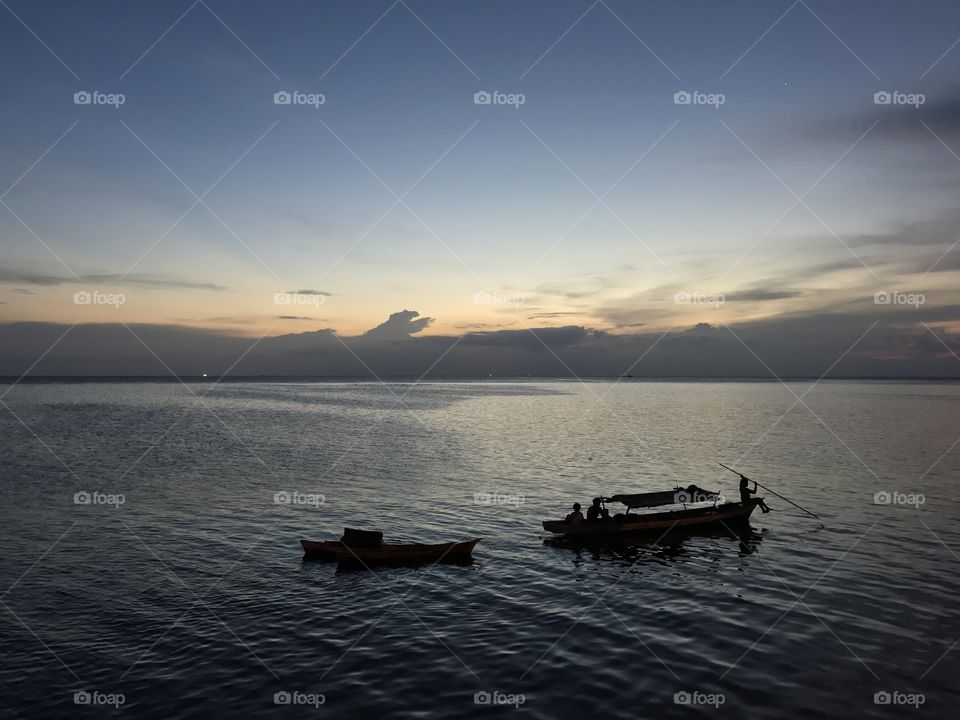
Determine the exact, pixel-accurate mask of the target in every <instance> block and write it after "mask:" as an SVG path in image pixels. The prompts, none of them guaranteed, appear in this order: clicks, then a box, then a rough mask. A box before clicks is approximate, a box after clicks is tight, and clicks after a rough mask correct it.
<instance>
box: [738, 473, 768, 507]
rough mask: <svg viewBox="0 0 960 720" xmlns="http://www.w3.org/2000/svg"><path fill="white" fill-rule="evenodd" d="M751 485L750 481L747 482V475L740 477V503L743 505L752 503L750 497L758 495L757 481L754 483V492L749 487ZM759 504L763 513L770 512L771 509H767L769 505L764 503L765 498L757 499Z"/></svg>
mask: <svg viewBox="0 0 960 720" xmlns="http://www.w3.org/2000/svg"><path fill="white" fill-rule="evenodd" d="M749 484H750V481H749V480H747V477H746V475H741V476H740V502H742V503H744V504H746V503H748V502H750V496H751V495H756V494H757V483H756V481H754V483H753V490H751V489H750V488H749V487H748V486H749ZM757 504H758V505H759V506H760V509H761V510H763V512H765V513H768V512H770V508H768V507H767V504H766V503H765V502H764V501H763V498H757Z"/></svg>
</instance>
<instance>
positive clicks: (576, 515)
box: [566, 503, 583, 525]
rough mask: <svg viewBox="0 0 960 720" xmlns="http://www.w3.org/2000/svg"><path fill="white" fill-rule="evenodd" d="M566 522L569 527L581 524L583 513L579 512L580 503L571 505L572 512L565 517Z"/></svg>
mask: <svg viewBox="0 0 960 720" xmlns="http://www.w3.org/2000/svg"><path fill="white" fill-rule="evenodd" d="M566 521H567V522H568V523H570V524H571V525H579V524H580V523H582V522H583V513H582V512H580V503H574V504H573V512H572V513H569V514H568V515H567V518H566Z"/></svg>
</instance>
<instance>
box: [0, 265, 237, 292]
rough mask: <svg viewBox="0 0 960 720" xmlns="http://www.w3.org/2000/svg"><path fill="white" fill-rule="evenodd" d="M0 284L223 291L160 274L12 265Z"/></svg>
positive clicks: (1, 272) (2, 274) (219, 287)
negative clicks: (52, 271)
mask: <svg viewBox="0 0 960 720" xmlns="http://www.w3.org/2000/svg"><path fill="white" fill-rule="evenodd" d="M0 283H5V284H7V283H12V284H24V285H39V286H46V287H49V286H56V285H82V284H92V285H93V284H95V285H109V286H118V287H144V288H158V289H179V290H226V289H227V288H226V287H225V286H223V285H216V284H214V283H201V282H191V281H187V280H178V279H176V278H169V277H164V276H162V275H149V274H143V273H130V274H128V275H123V274H120V273H91V274H86V275H78V276H76V277H73V276H70V275H45V274H42V273H34V272H30V271H25V270H16V269H13V268H0Z"/></svg>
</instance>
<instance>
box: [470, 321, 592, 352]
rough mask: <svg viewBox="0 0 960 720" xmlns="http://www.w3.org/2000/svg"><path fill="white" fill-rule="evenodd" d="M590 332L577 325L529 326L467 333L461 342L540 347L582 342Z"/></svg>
mask: <svg viewBox="0 0 960 720" xmlns="http://www.w3.org/2000/svg"><path fill="white" fill-rule="evenodd" d="M591 332H592V331H590V330H587V329H586V328H584V327H580V326H579V325H570V326H567V327H559V328H529V329H527V330H495V331H491V332H476V333H467V334H466V335H464V336H463V343H464V344H465V345H487V346H510V347H530V346H533V347H541V348H542V347H543V346H544V345H547V346H559V345H574V344H576V343H579V342H582V341H583V340H584V339H585V338H586V337H588V336H589V335H590V333H591ZM597 332H598V331H597Z"/></svg>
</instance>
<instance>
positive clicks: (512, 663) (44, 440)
mask: <svg viewBox="0 0 960 720" xmlns="http://www.w3.org/2000/svg"><path fill="white" fill-rule="evenodd" d="M808 387H809V383H797V384H796V386H795V387H794V388H793V389H794V390H795V391H796V392H798V393H801V392H804V391H806V390H807V388H808ZM193 389H194V390H196V391H197V392H201V393H202V392H207V391H209V393H210V394H209V396H208V397H207V398H206V399H205V400H202V401H201V400H199V399H197V398H195V397H193V396H192V395H191V394H190V392H188V391H187V390H186V389H184V388H183V387H181V386H179V385H177V384H173V383H167V384H151V383H135V384H124V383H104V384H83V383H75V384H56V383H49V384H43V385H21V386H18V387H16V388H15V389H14V390H13V391H12V392H11V393H10V394H9V395H8V396H7V397H6V398H5V402H6V403H8V404H9V405H10V408H11V409H12V410H13V411H14V412H15V413H16V416H17V417H16V418H15V417H14V416H13V415H12V414H11V413H9V412H0V434H2V437H3V438H4V442H3V443H2V444H0V491H2V493H3V498H4V502H3V503H0V523H2V527H3V532H2V533H0V593H5V594H3V595H2V598H0V599H2V603H3V605H0V617H2V623H3V625H2V628H3V629H2V632H0V659H2V662H0V692H2V694H3V700H2V703H3V705H2V706H3V707H4V708H5V710H6V709H8V708H11V707H13V708H20V709H19V710H15V711H14V712H13V714H12V716H13V717H18V716H22V717H44V718H76V717H98V716H102V715H103V711H102V708H93V707H85V706H77V705H74V703H73V693H74V692H75V691H77V690H78V689H83V688H86V689H89V690H98V691H101V692H104V693H111V692H113V693H116V692H119V693H123V695H124V696H125V698H126V703H125V704H124V706H123V711H125V712H127V713H128V714H129V715H130V716H131V717H143V718H147V719H149V720H152V719H154V718H156V719H160V718H163V719H167V718H209V717H211V716H212V717H244V718H247V717H251V718H256V717H271V718H272V717H303V716H304V714H306V713H307V710H308V709H307V708H304V707H295V706H293V705H275V704H274V696H275V694H276V693H282V692H287V693H293V692H299V693H302V694H304V695H305V696H308V695H310V694H314V695H316V694H317V693H321V694H323V696H324V699H325V702H324V704H323V705H322V707H320V709H319V710H318V711H317V710H314V709H313V708H309V713H312V715H311V716H313V715H316V713H317V712H319V713H322V714H323V716H324V717H332V718H355V717H372V716H376V715H383V716H385V717H424V718H486V717H489V716H490V715H491V713H493V712H497V711H493V710H491V709H490V707H487V706H484V705H482V704H481V705H478V704H476V703H475V697H476V696H477V693H483V692H486V693H493V692H495V691H496V692H500V693H505V694H508V695H510V694H513V695H514V696H516V695H517V694H523V695H524V697H525V703H524V704H523V706H522V708H521V710H522V712H523V713H524V715H525V716H527V717H533V718H551V719H552V718H567V717H570V718H575V717H585V716H588V715H589V716H592V715H594V714H597V712H598V710H599V711H602V713H603V715H604V716H607V717H611V718H634V717H637V716H642V717H667V718H670V717H690V716H692V715H702V716H715V715H718V714H719V715H722V716H731V717H732V716H737V717H750V718H782V717H785V716H804V715H809V716H811V717H824V716H851V715H852V716H857V717H896V716H898V713H899V716H902V715H903V713H904V712H905V708H902V707H892V706H887V705H878V704H875V703H874V693H877V692H881V691H884V692H889V693H891V694H892V693H895V692H901V693H923V694H924V696H925V700H926V701H925V704H924V705H923V706H922V707H921V708H920V710H919V711H918V712H917V713H916V714H917V716H918V717H920V716H923V717H943V718H946V717H954V716H955V710H956V699H955V687H954V685H955V680H956V676H957V673H958V670H960V646H958V647H952V645H953V644H954V643H955V641H956V639H957V638H960V619H958V616H957V613H956V597H957V596H958V594H960V561H958V560H957V557H956V554H957V553H960V529H958V528H960V524H958V522H957V520H958V507H960V505H958V503H957V500H956V491H957V487H956V478H957V477H958V474H960V453H958V452H957V451H956V450H954V451H950V450H951V444H952V443H954V441H955V440H956V435H957V432H958V428H960V387H958V386H957V385H950V384H934V383H872V382H823V383H820V384H819V385H817V386H816V388H814V389H813V390H812V391H811V392H810V394H809V395H807V396H805V400H804V403H805V404H806V405H809V408H810V411H808V410H806V409H805V408H804V407H793V409H792V410H791V407H792V406H793V405H794V400H795V398H794V397H793V396H792V395H791V394H790V393H789V392H788V391H787V390H786V389H785V388H783V387H782V386H781V385H779V384H777V383H733V382H730V383H667V382H663V383H641V382H622V383H619V384H618V385H616V386H615V387H614V386H613V385H612V383H599V382H598V383H587V384H583V385H580V384H575V383H536V382H517V383H482V384H469V383H456V384H423V385H418V386H417V387H415V388H410V387H409V386H407V385H404V384H402V383H397V384H392V385H391V386H390V387H383V386H380V385H377V384H375V383H373V384H371V383H337V384H324V383H301V384H283V383H262V384H250V383H230V384H223V385H218V386H215V387H214V386H208V385H203V384H197V385H195V386H193ZM3 390H4V388H0V392H2V391H3ZM407 390H410V392H409V394H408V395H407V396H406V398H405V399H404V402H403V404H398V403H397V395H398V393H399V394H402V393H404V392H407ZM608 391H610V392H608ZM601 397H602V400H601ZM788 411H789V412H788ZM811 412H812V413H815V414H816V417H814V416H813V415H812V414H811ZM785 413H786V414H785ZM21 421H22V422H21ZM38 438H39V439H38ZM719 461H723V462H726V463H728V464H730V465H731V466H733V467H736V468H738V469H742V470H743V471H744V472H745V473H746V474H748V475H749V476H751V477H755V478H757V479H758V480H760V481H761V482H762V483H764V484H765V485H768V486H769V487H770V488H771V489H775V490H777V491H778V492H781V493H782V494H784V495H785V496H786V497H789V498H791V499H794V500H796V501H798V502H800V503H801V504H802V505H803V506H804V507H808V508H810V509H811V510H813V511H815V512H816V513H817V514H818V515H821V517H822V525H818V523H817V521H816V520H813V519H812V518H810V517H806V516H803V515H802V513H799V512H798V511H796V512H795V511H792V510H791V508H789V506H787V505H786V504H785V503H782V502H777V501H776V500H775V499H773V498H768V499H771V500H772V501H771V503H770V504H771V505H773V507H774V509H775V512H773V513H771V514H769V515H762V516H759V517H757V515H756V514H755V515H754V516H753V517H752V518H751V521H750V526H749V529H748V532H746V533H742V534H741V533H733V534H731V533H729V532H724V531H722V530H721V531H716V532H714V533H708V534H696V535H688V536H683V537H673V536H671V537H667V538H657V537H654V538H653V539H652V540H650V539H644V540H642V541H641V540H632V541H630V540H625V541H618V542H617V543H615V544H613V545H610V544H602V545H601V546H600V547H593V546H582V545H581V546H576V547H572V546H569V545H564V544H563V542H562V541H560V542H555V540H556V539H552V540H551V541H550V542H546V543H545V542H544V540H543V532H542V529H541V527H542V526H541V524H540V523H541V521H542V520H544V519H547V518H556V517H558V516H561V517H562V514H563V513H565V512H566V511H567V509H568V508H569V507H570V505H571V503H572V502H573V501H576V500H580V501H583V500H584V499H585V498H587V499H589V498H592V497H595V496H597V495H603V496H607V497H609V496H612V495H614V494H616V493H635V492H648V491H654V490H662V489H670V488H672V487H674V486H677V485H679V486H682V487H685V486H687V485H689V484H690V483H695V484H697V485H698V486H700V487H709V488H717V489H720V490H723V491H724V492H725V494H727V495H733V496H735V495H736V484H735V482H734V481H735V480H736V476H733V475H731V474H730V473H728V472H727V471H725V470H723V469H722V468H719V467H718V466H717V464H716V463H717V462H719ZM80 491H87V492H89V493H93V492H100V493H106V494H114V495H116V494H123V496H124V498H125V502H124V503H123V504H122V505H112V506H111V505H97V504H86V505H75V504H74V501H73V498H74V494H75V493H78V492H80ZM283 492H286V493H303V494H304V495H305V496H309V497H318V496H320V495H322V496H323V502H322V503H321V502H316V503H305V504H298V503H295V502H289V503H282V502H280V503H278V502H276V501H275V498H276V497H277V495H278V493H283ZM879 493H886V495H885V496H881V497H888V498H890V499H891V500H890V502H887V503H885V504H877V503H876V502H875V495H877V494H879ZM897 493H900V495H898V494H897ZM917 494H922V495H923V496H924V499H925V502H924V503H923V504H917V505H915V506H907V505H903V504H901V503H900V502H899V500H898V498H900V497H911V496H913V497H916V496H917ZM283 497H287V496H283ZM289 497H294V496H293V495H289ZM296 497H300V496H296ZM345 526H350V527H366V528H376V529H378V530H382V531H383V532H384V534H385V536H386V537H388V538H390V539H391V542H428V543H430V542H432V543H438V542H449V541H454V540H465V539H468V538H471V537H481V538H483V541H482V542H481V544H480V545H478V546H477V548H476V549H475V551H474V561H473V563H472V564H470V565H466V566H458V565H427V566H421V567H416V568H406V567H400V568H378V569H375V570H374V571H372V572H366V571H364V572H352V571H344V569H341V568H338V567H337V566H336V565H328V564H317V563H305V562H302V550H301V548H300V546H299V542H298V541H299V539H300V538H302V537H309V538H316V539H334V538H336V537H338V536H339V535H340V533H341V532H342V529H343V527H345ZM621 542H623V543H624V544H621ZM682 692H687V693H691V697H694V695H692V694H693V693H697V692H699V693H703V694H706V695H710V694H714V695H715V694H717V693H720V694H722V695H723V696H724V699H725V702H724V703H723V705H722V706H721V707H720V708H719V710H717V709H715V708H714V707H713V706H710V705H693V704H690V705H685V704H677V703H675V700H674V698H675V695H676V694H677V693H682ZM491 696H492V695H491ZM291 697H293V695H291ZM481 697H486V696H481ZM891 697H893V695H891ZM504 711H505V710H504ZM511 711H512V710H511ZM911 712H913V711H912V709H911ZM5 716H6V715H5ZM316 716H317V717H319V715H316Z"/></svg>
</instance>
